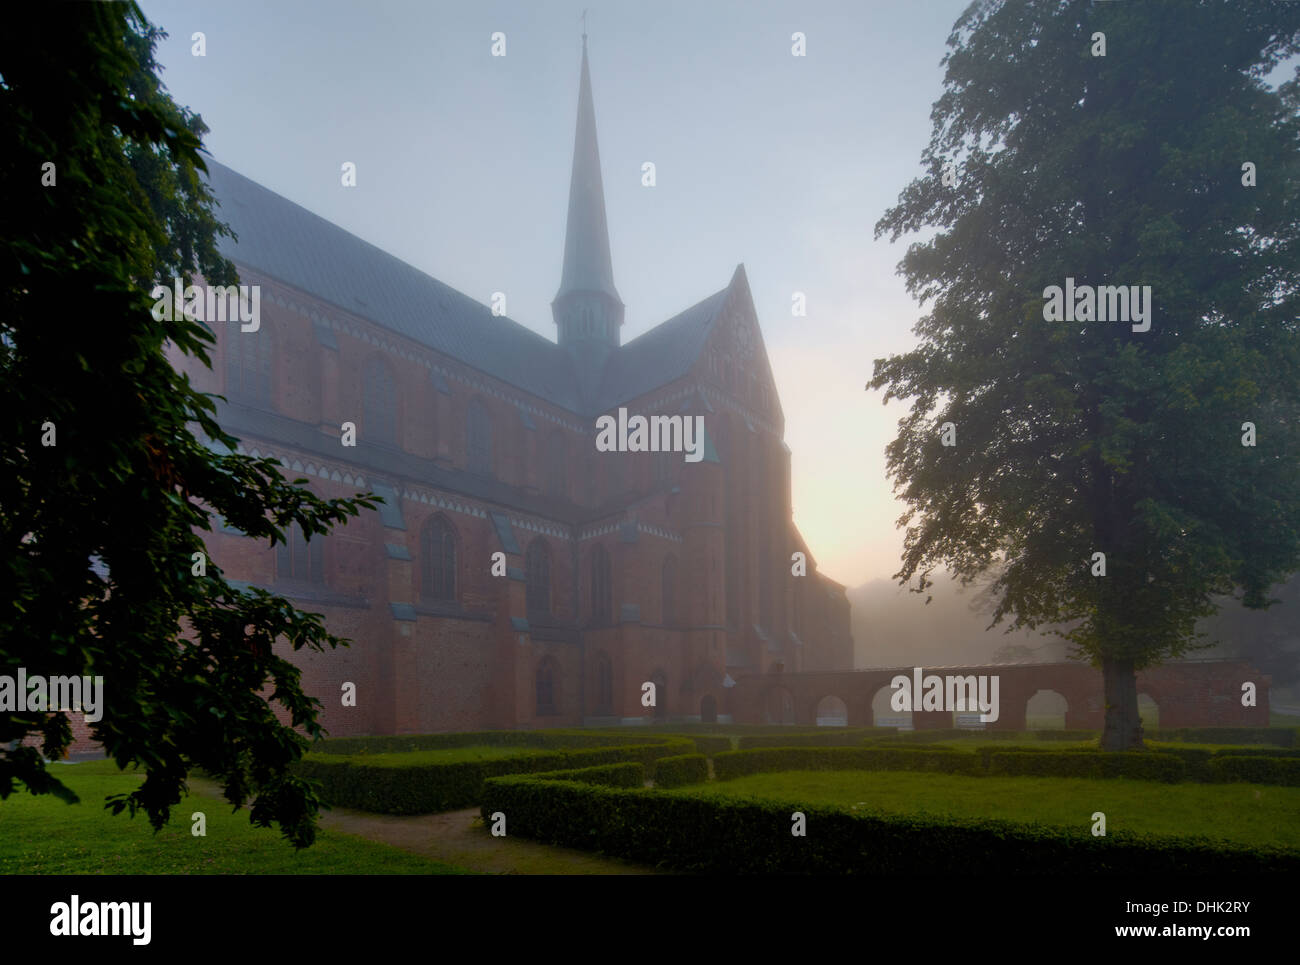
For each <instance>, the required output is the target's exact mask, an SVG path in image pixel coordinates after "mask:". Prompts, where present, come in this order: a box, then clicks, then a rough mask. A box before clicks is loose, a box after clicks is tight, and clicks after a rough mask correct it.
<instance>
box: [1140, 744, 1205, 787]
mask: <svg viewBox="0 0 1300 965" xmlns="http://www.w3.org/2000/svg"><path fill="white" fill-rule="evenodd" d="M1147 746H1148V747H1149V748H1150V749H1151V750H1152V751H1155V752H1156V753H1158V754H1173V755H1174V756H1175V757H1177V758H1179V759H1180V760H1181V761H1182V762H1183V765H1184V767H1185V768H1186V780H1189V781H1202V782H1207V781H1213V780H1214V776H1213V774H1212V773H1211V772H1210V758H1211V757H1212V756H1213V752H1212V751H1209V750H1206V749H1205V748H1204V747H1179V746H1178V745H1177V744H1176V743H1159V742H1157V741H1148V742H1147Z"/></svg>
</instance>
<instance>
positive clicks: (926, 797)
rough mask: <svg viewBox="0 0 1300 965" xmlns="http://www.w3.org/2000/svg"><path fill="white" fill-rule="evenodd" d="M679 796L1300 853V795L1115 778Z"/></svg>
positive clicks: (824, 785)
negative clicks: (1096, 825) (1094, 824)
mask: <svg viewBox="0 0 1300 965" xmlns="http://www.w3.org/2000/svg"><path fill="white" fill-rule="evenodd" d="M665 793H670V794H690V795H701V796H715V797H749V798H768V799H776V800H780V801H789V802H792V803H794V802H797V803H801V804H827V805H839V806H842V807H846V808H850V809H857V810H868V811H886V812H891V813H908V814H949V815H954V816H958V817H966V818H972V817H984V818H999V819H1003V820H1008V821H1018V822H1024V823H1040V824H1048V825H1064V826H1074V827H1085V828H1086V827H1091V818H1092V814H1093V812H1094V811H1103V812H1105V814H1106V829H1107V831H1111V832H1114V831H1119V830H1127V831H1135V832H1141V833H1150V834H1161V835H1171V836H1175V837H1196V836H1204V837H1206V838H1211V839H1215V840H1224V841H1234V842H1237V843H1240V844H1245V845H1267V844H1271V845H1279V846H1283V847H1288V848H1300V788H1293V787H1272V786H1264V785H1254V784H1172V785H1171V784H1159V783H1153V782H1147V781H1130V780H1125V779H1115V780H1107V781H1092V780H1084V779H1076V778H1039V777H959V776H954V775H947V774H916V773H910V772H905V771H784V772H780V773H774V774H754V775H751V776H749V777H742V778H737V779H736V780H732V781H716V782H710V783H709V784H706V785H696V786H694V787H690V788H683V789H680V790H677V791H669V792H665Z"/></svg>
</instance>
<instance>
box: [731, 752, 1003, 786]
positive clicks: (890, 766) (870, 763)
mask: <svg viewBox="0 0 1300 965" xmlns="http://www.w3.org/2000/svg"><path fill="white" fill-rule="evenodd" d="M796 770H797V771H819V770H840V771H940V772H943V773H946V774H970V775H979V774H982V773H983V766H982V764H981V762H980V759H979V757H978V756H976V755H975V754H971V753H969V752H967V751H946V750H933V749H930V748H923V747H915V748H913V747H776V748H763V749H760V750H750V751H730V752H728V753H726V754H719V755H717V756H716V757H714V758H713V776H714V777H715V778H716V779H717V780H719V781H727V780H731V779H732V778H737V777H744V776H745V775H748V774H761V773H764V772H767V771H796Z"/></svg>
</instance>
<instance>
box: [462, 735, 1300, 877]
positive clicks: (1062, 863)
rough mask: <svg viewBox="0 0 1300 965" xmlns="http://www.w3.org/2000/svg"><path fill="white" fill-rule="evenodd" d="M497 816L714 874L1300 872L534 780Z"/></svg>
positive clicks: (1163, 841) (914, 819)
mask: <svg viewBox="0 0 1300 965" xmlns="http://www.w3.org/2000/svg"><path fill="white" fill-rule="evenodd" d="M734 753H735V754H738V755H742V756H743V755H763V754H770V753H779V752H773V751H768V750H758V751H737V752H734ZM801 753H805V754H809V753H811V754H840V755H843V756H846V757H847V756H848V755H852V754H856V753H860V751H859V750H858V749H850V748H818V749H810V750H804V751H801ZM969 756H971V757H974V755H969ZM1027 756H1037V755H1027ZM724 757H727V755H719V759H721V758H724ZM715 763H716V761H715ZM495 811H501V812H503V813H505V814H506V815H507V816H508V818H509V821H510V830H511V833H512V834H518V835H522V836H524V837H529V838H534V839H537V840H540V841H545V842H547V843H549V844H556V845H565V846H569V847H577V848H585V849H587V850H592V851H599V852H603V853H605V854H609V855H617V856H619V857H623V858H627V859H630V860H633V861H641V862H646V863H650V864H655V865H659V866H661V867H665V868H672V869H675V870H678V871H684V872H695V873H706V874H728V875H735V874H771V873H784V874H791V873H795V874H797V873H804V874H871V875H882V874H897V875H908V874H951V873H952V870H953V868H963V867H964V868H979V869H981V870H982V871H984V872H996V873H999V874H1049V875H1060V874H1081V875H1090V876H1091V875H1097V874H1116V873H1125V874H1212V875H1236V874H1249V873H1259V872H1275V873H1290V874H1295V873H1296V872H1300V852H1297V851H1294V850H1284V849H1280V848H1249V849H1248V848H1243V847H1241V846H1239V845H1238V846H1234V845H1226V844H1220V843H1212V842H1209V841H1206V840H1203V839H1178V838H1168V837H1156V836H1154V835H1138V834H1134V833H1132V832H1127V831H1114V832H1111V833H1110V834H1108V835H1106V836H1105V837H1094V836H1093V835H1092V834H1091V832H1090V831H1089V829H1088V828H1087V827H1086V826H1085V827H1078V828H1068V829H1066V828H1046V827H1042V826H1039V825H1024V824H1013V823H1011V822H1006V821H996V820H969V819H957V818H949V817H944V816H942V815H900V814H888V813H866V812H855V811H848V810H840V809H836V808H830V807H825V806H810V805H806V804H801V803H797V802H793V801H791V802H783V801H752V800H731V799H726V798H713V797H706V796H694V795H692V794H690V793H680V792H676V793H675V792H659V791H647V790H621V789H613V788H603V787H591V786H587V785H583V784H575V783H573V782H567V781H566V782H562V781H545V780H539V779H537V778H535V777H528V776H512V777H498V778H492V779H490V780H488V781H487V782H486V785H485V787H484V796H483V804H482V813H483V817H484V819H485V820H490V819H491V814H492V813H493V812H495ZM796 811H798V812H802V813H803V814H804V816H805V818H806V822H807V824H806V827H807V834H806V836H803V837H795V836H794V835H792V834H791V833H790V830H791V815H792V814H793V813H794V812H796Z"/></svg>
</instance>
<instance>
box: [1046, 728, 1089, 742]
mask: <svg viewBox="0 0 1300 965" xmlns="http://www.w3.org/2000/svg"><path fill="white" fill-rule="evenodd" d="M1031 733H1032V734H1033V735H1034V737H1035V738H1036V739H1038V740H1040V741H1087V740H1099V739H1100V738H1101V734H1100V733H1099V732H1098V731H1095V730H1036V731H1032V732H1031Z"/></svg>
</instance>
